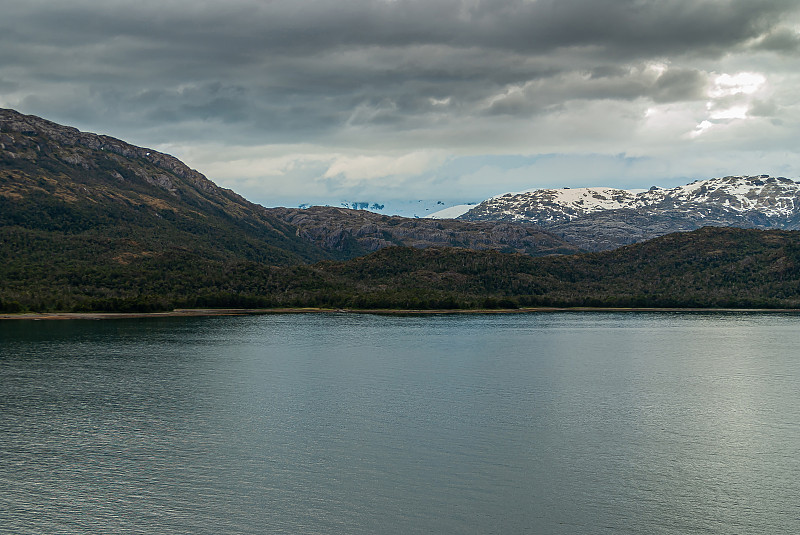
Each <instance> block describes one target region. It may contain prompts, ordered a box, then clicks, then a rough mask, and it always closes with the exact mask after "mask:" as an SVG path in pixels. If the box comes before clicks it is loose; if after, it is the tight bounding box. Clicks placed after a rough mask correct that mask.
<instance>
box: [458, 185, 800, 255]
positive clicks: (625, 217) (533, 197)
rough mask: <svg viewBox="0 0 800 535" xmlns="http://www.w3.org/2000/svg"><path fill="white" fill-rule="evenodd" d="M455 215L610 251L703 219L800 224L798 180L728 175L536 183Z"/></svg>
mask: <svg viewBox="0 0 800 535" xmlns="http://www.w3.org/2000/svg"><path fill="white" fill-rule="evenodd" d="M457 219H460V220H464V221H509V222H526V223H533V224H537V225H539V226H541V227H542V228H544V229H545V230H549V231H551V232H554V233H555V234H556V235H559V236H561V237H563V238H565V239H567V240H568V241H571V242H572V243H575V244H576V245H578V246H580V247H581V248H583V249H586V250H595V251H596V250H607V249H613V248H615V247H619V246H621V245H626V244H630V243H635V242H638V241H643V240H646V239H650V238H654V237H656V236H661V235H664V234H669V233H671V232H678V231H687V230H695V229H698V228H701V227H704V226H733V227H740V228H764V229H766V228H776V229H784V230H796V229H798V228H800V183H797V182H794V181H793V180H790V179H788V178H785V177H770V176H768V175H756V176H727V177H720V178H712V179H708V180H698V181H695V182H692V183H691V184H687V185H685V186H678V187H675V188H666V189H665V188H658V187H655V186H654V187H652V188H650V189H649V190H624V189H616V188H602V187H590V188H562V189H538V190H528V191H525V192H521V193H507V194H503V195H498V196H495V197H492V198H490V199H487V200H486V201H483V202H482V203H480V204H478V205H477V206H475V207H474V208H472V209H471V210H469V211H467V212H466V213H464V214H463V215H461V216H459V217H458V218H457Z"/></svg>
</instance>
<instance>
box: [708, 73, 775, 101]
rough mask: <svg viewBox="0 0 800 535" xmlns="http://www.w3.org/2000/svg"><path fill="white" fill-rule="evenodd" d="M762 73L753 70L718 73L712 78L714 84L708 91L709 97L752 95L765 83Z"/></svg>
mask: <svg viewBox="0 0 800 535" xmlns="http://www.w3.org/2000/svg"><path fill="white" fill-rule="evenodd" d="M766 81H767V79H766V78H765V77H764V75H762V74H759V73H754V72H740V73H738V74H733V75H731V74H720V75H719V76H717V77H716V78H715V79H714V86H713V87H712V88H711V90H710V91H709V94H708V96H710V97H711V98H721V97H727V96H730V95H739V94H744V95H752V94H753V93H755V92H756V91H758V90H759V89H761V87H762V86H763V85H764V84H765V83H766Z"/></svg>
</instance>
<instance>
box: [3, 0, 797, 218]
mask: <svg viewBox="0 0 800 535" xmlns="http://www.w3.org/2000/svg"><path fill="white" fill-rule="evenodd" d="M798 88H800V2H798V1H797V0H492V1H481V0H225V1H222V0H218V1H207V0H157V1H156V0H137V1H135V2H131V1H130V0H125V1H119V0H102V1H100V0H65V1H63V2H53V1H52V0H46V1H40V0H26V1H24V2H22V1H18V0H0V107H8V108H14V109H17V110H19V111H21V112H24V113H31V114H35V115H39V116H42V117H45V118H47V119H50V120H53V121H56V122H59V123H63V124H69V125H72V126H76V127H78V128H80V129H81V130H87V131H92V132H97V133H103V134H108V135H111V136H114V137H118V138H122V139H124V140H126V141H128V142H131V143H134V144H136V145H142V146H147V147H151V148H155V149H158V150H161V151H164V152H167V153H170V154H173V155H175V156H177V157H179V158H181V159H182V160H183V161H185V162H186V163H187V164H189V165H190V166H191V167H193V168H196V169H198V170H199V171H200V172H202V173H204V174H205V175H207V176H208V177H209V178H210V179H212V180H214V181H215V182H217V183H218V184H220V185H222V186H225V187H230V188H232V189H234V190H235V191H237V192H239V193H241V194H243V195H244V196H245V197H247V198H249V199H250V200H253V201H256V202H260V203H261V204H264V205H267V206H275V205H297V204H299V203H302V202H313V203H329V204H338V203H339V202H340V201H342V200H350V201H357V200H360V201H371V202H391V201H393V200H397V199H428V200H442V201H444V202H445V203H447V204H451V203H453V204H455V203H459V202H465V201H479V200H482V199H484V198H486V197H488V196H491V195H495V194H499V193H503V192H508V191H520V190H525V189H530V188H536V187H563V186H572V187H576V186H591V185H596V186H601V185H602V186H616V187H649V186H651V185H659V186H674V185H678V184H683V183H687V182H690V181H692V180H694V179H703V178H712V177H715V176H725V175H730V174H761V173H767V174H772V175H781V176H786V177H789V178H793V179H798V177H800V143H798V140H800V103H799V102H798V101H799V100H800V97H798V95H800V89H798Z"/></svg>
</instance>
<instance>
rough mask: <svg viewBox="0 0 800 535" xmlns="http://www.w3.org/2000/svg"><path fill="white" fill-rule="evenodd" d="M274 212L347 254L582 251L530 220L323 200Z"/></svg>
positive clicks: (311, 237) (309, 236)
mask: <svg viewBox="0 0 800 535" xmlns="http://www.w3.org/2000/svg"><path fill="white" fill-rule="evenodd" d="M269 212H270V213H271V214H273V215H275V216H277V217H279V218H281V219H282V220H284V221H286V222H287V223H290V224H291V225H293V226H295V227H297V233H298V236H301V237H303V238H305V239H307V240H309V241H311V242H312V243H315V244H317V245H319V246H321V247H323V248H325V249H329V250H336V251H340V252H342V253H344V254H345V255H346V256H358V255H360V254H365V253H368V252H372V251H376V250H378V249H382V248H384V247H389V246H393V245H401V246H409V247H417V248H428V247H463V248H466V249H476V250H488V249H496V250H500V251H503V252H516V253H524V254H528V255H532V256H542V255H548V254H571V253H576V252H579V249H578V247H576V246H574V245H572V244H570V243H567V242H565V241H564V240H562V239H560V238H558V237H556V236H554V235H553V234H551V233H549V232H545V231H543V230H542V229H540V228H538V227H536V226H534V225H530V224H518V223H504V222H500V223H498V222H469V221H456V220H453V219H450V220H433V219H416V218H415V219H409V218H405V217H396V216H394V217H392V216H386V215H381V214H376V213H373V212H367V211H365V210H348V209H345V208H333V207H322V206H315V207H311V208H305V209H299V208H270V209H269Z"/></svg>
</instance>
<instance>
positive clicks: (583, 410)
mask: <svg viewBox="0 0 800 535" xmlns="http://www.w3.org/2000/svg"><path fill="white" fill-rule="evenodd" d="M0 386H1V387H2V388H1V389H0V416H1V418H0V531H2V532H3V533H17V534H25V533H37V534H39V533H59V534H71V533H87V534H89V533H91V534H94V533H112V532H114V533H187V534H189V533H191V534H222V533H325V534H329V533H357V534H358V533H397V534H408V533H504V534H505V533H797V532H798V531H800V316H796V315H789V314H722V313H719V314H690V313H683V314H669V313H620V314H616V313H614V314H612V313H608V314H600V313H595V314H581V313H551V314H533V315H487V316H443V317H382V316H366V315H365V316H362V315H348V314H341V315H287V316H251V317H221V318H170V319H141V320H107V321H50V322H34V321H4V322H0Z"/></svg>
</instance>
